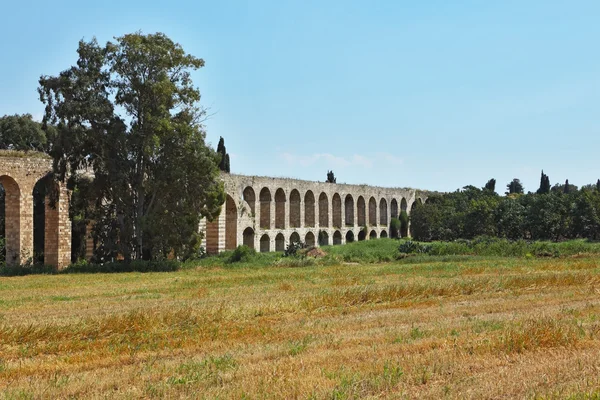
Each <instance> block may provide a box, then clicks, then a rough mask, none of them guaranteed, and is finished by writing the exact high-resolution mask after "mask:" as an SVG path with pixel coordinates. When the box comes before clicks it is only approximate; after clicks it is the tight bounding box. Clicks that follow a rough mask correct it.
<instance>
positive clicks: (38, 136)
mask: <svg viewBox="0 0 600 400" xmlns="http://www.w3.org/2000/svg"><path fill="white" fill-rule="evenodd" d="M48 131H49V135H51V136H52V135H53V134H54V132H53V130H52V128H51V127H50V129H48ZM49 145H50V141H49V140H48V139H47V138H46V132H45V131H44V130H43V129H42V125H41V124H40V123H39V122H37V121H34V120H33V117H32V116H31V114H23V115H5V116H3V117H2V118H0V149H2V150H21V151H29V150H34V151H44V152H47V151H49Z"/></svg>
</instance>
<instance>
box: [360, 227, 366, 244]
mask: <svg viewBox="0 0 600 400" xmlns="http://www.w3.org/2000/svg"><path fill="white" fill-rule="evenodd" d="M366 238H367V233H366V232H365V230H364V229H361V230H360V232H358V241H359V242H362V241H363V240H365V239H366Z"/></svg>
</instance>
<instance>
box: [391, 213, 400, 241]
mask: <svg viewBox="0 0 600 400" xmlns="http://www.w3.org/2000/svg"><path fill="white" fill-rule="evenodd" d="M400 226H401V224H400V220H399V219H398V218H392V219H391V220H390V237H391V238H392V239H398V238H399V237H400Z"/></svg>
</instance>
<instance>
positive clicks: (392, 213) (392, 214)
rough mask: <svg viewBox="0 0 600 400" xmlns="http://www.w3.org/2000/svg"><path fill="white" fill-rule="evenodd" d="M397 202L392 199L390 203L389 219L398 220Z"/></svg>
mask: <svg viewBox="0 0 600 400" xmlns="http://www.w3.org/2000/svg"><path fill="white" fill-rule="evenodd" d="M398 215H399V214H398V202H397V201H396V199H392V202H391V203H390V218H398Z"/></svg>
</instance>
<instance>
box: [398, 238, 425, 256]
mask: <svg viewBox="0 0 600 400" xmlns="http://www.w3.org/2000/svg"><path fill="white" fill-rule="evenodd" d="M398 251H399V252H400V253H402V254H428V253H429V252H430V251H431V245H426V244H423V243H419V242H415V241H412V240H406V241H404V242H402V243H401V244H400V246H398Z"/></svg>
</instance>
